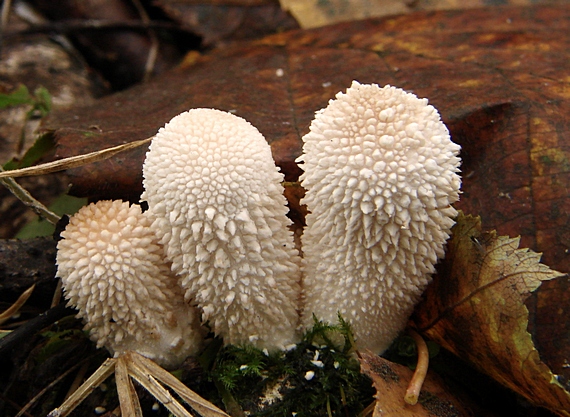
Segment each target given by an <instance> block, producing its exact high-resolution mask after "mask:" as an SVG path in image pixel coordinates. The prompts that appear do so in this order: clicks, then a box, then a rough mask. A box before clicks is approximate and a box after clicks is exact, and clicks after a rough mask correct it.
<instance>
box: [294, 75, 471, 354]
mask: <svg viewBox="0 0 570 417" xmlns="http://www.w3.org/2000/svg"><path fill="white" fill-rule="evenodd" d="M303 141H304V147H303V155H302V156H301V157H299V158H298V161H302V162H304V165H303V166H302V168H303V170H304V173H303V174H302V175H301V180H302V185H303V186H304V188H305V189H306V190H307V192H306V196H305V197H304V198H303V200H302V202H303V203H304V204H306V205H307V208H308V211H309V214H308V216H307V219H306V222H307V227H306V228H305V231H304V234H303V236H302V247H303V252H304V260H305V267H304V282H303V289H304V302H305V306H304V314H303V316H304V317H303V323H304V325H305V326H307V327H310V326H311V325H312V323H313V318H312V315H313V314H314V315H315V316H316V317H317V318H319V319H322V320H325V321H329V322H336V321H337V319H338V313H340V314H341V315H342V317H343V318H344V319H345V320H347V321H348V322H349V323H350V324H351V326H352V329H353V332H354V336H355V338H356V341H357V344H358V345H359V347H361V348H367V349H371V350H372V351H374V352H377V353H381V352H383V351H384V350H385V349H386V348H387V347H388V346H389V345H390V343H391V342H392V340H393V339H394V338H395V337H396V336H397V335H398V333H399V332H400V331H401V330H403V329H404V327H405V325H406V322H407V320H408V318H409V316H410V314H411V313H412V310H413V308H414V305H415V304H416V302H417V301H418V300H419V298H420V296H421V294H422V292H423V291H424V289H425V287H426V285H427V284H428V283H429V281H430V279H431V278H430V275H431V274H432V273H433V272H434V270H435V268H434V265H435V263H436V262H437V260H438V258H441V257H442V256H443V255H444V245H445V242H446V240H447V239H448V237H449V233H450V229H451V227H452V225H453V224H454V220H453V219H454V217H455V216H456V214H457V212H456V210H455V209H454V208H453V207H452V206H451V204H452V203H454V202H455V201H457V200H458V199H459V188H460V184H461V180H460V177H459V175H458V172H459V165H460V160H459V158H458V153H459V149H460V147H459V146H458V145H457V144H455V143H453V142H452V141H451V139H450V137H449V132H448V130H447V128H446V127H445V125H444V124H443V123H442V121H441V119H440V116H439V114H438V112H437V110H436V109H435V108H434V107H432V106H431V105H428V101H427V99H419V98H417V97H416V96H415V95H413V94H410V93H406V92H405V91H403V90H401V89H399V88H395V87H391V86H385V87H383V88H380V87H379V86H378V85H376V84H372V85H361V84H359V83H358V82H356V81H354V82H353V83H352V86H351V87H350V88H349V89H348V90H347V91H346V93H342V92H341V93H338V94H337V95H336V99H334V100H331V101H330V102H329V104H328V106H327V107H326V108H325V109H322V110H320V111H318V112H317V113H316V117H315V119H314V120H313V122H312V123H311V126H310V131H309V133H308V134H306V135H305V136H304V137H303Z"/></svg>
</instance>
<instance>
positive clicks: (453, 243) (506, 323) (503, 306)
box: [415, 213, 570, 416]
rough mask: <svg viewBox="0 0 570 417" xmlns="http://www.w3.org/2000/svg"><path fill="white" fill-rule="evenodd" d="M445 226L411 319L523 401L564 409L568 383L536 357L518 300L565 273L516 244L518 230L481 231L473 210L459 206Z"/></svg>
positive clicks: (568, 411) (568, 410) (568, 409)
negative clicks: (439, 254)
mask: <svg viewBox="0 0 570 417" xmlns="http://www.w3.org/2000/svg"><path fill="white" fill-rule="evenodd" d="M452 233H453V234H452V237H451V239H450V240H449V242H448V245H447V253H446V258H445V260H444V261H443V262H442V263H441V265H440V266H439V275H438V277H436V279H435V280H434V282H433V283H432V285H431V286H430V287H429V288H428V290H427V291H426V294H425V299H424V301H423V302H422V303H421V304H420V305H419V306H418V308H417V309H416V313H415V324H416V326H417V327H418V329H419V330H420V331H421V332H422V333H424V334H427V335H428V336H429V337H430V338H431V339H432V340H435V341H436V342H437V343H439V344H441V345H442V346H444V347H445V348H446V349H448V350H450V351H451V352H453V353H455V354H456V355H458V356H460V357H462V358H463V359H465V360H467V361H468V362H470V363H471V364H474V365H476V366H477V367H479V368H480V369H481V370H483V371H484V372H485V373H487V374H488V375H490V376H492V377H493V378H494V379H495V380H497V381H498V382H500V383H501V384H503V385H505V386H507V387H509V388H511V389H512V390H513V391H515V392H518V393H519V394H521V395H523V396H524V397H526V398H527V399H528V400H529V401H530V402H531V403H533V404H536V405H540V406H543V407H547V408H549V409H551V410H553V411H555V412H557V413H559V414H560V415H565V416H570V392H569V391H568V388H569V386H566V387H564V386H563V384H562V383H561V381H560V379H562V382H564V380H565V377H564V375H562V377H560V376H558V375H555V374H554V373H553V371H552V370H551V369H550V368H549V367H548V365H546V364H545V363H544V362H543V361H542V360H541V358H540V354H539V352H538V350H537V349H536V347H535V346H534V343H533V340H532V335H531V334H530V333H529V332H528V330H527V328H528V317H529V312H528V309H527V307H526V306H525V304H524V302H525V301H526V299H527V298H528V297H529V296H530V294H531V293H532V292H533V291H535V290H536V289H537V288H538V287H539V286H540V285H541V284H542V282H543V281H549V280H554V279H560V280H564V279H565V278H567V276H563V275H562V274H561V273H559V272H556V271H553V270H551V269H550V268H548V267H547V266H545V265H543V264H541V263H540V262H539V260H540V254H537V253H535V252H532V251H530V250H528V249H519V239H518V238H510V237H506V236H497V234H496V233H495V232H482V231H481V222H480V219H479V218H475V217H472V216H464V215H463V214H462V213H460V215H459V218H458V220H457V224H456V225H455V226H454V228H453V230H452ZM567 338H568V336H566V339H567ZM565 350H566V353H567V349H565Z"/></svg>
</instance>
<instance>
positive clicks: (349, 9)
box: [279, 0, 558, 28]
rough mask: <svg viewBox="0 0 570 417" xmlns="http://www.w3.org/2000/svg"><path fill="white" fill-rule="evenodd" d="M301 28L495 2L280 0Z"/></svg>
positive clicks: (524, 0)
mask: <svg viewBox="0 0 570 417" xmlns="http://www.w3.org/2000/svg"><path fill="white" fill-rule="evenodd" d="M279 2H280V3H281V6H282V7H283V8H284V9H285V10H288V11H289V12H290V13H291V14H292V15H293V16H294V17H295V19H297V21H298V22H299V24H300V26H301V27H302V28H315V27H319V26H324V25H330V24H332V23H337V22H342V21H347V20H355V19H365V18H369V17H379V16H388V15H395V14H400V13H410V12H413V11H417V10H448V9H468V8H472V7H484V6H488V5H489V4H493V3H494V2H490V1H485V0H437V1H431V0H328V1H322V0H279ZM537 3H540V4H556V3H558V2H557V1H556V0H501V2H497V4H500V5H502V6H504V5H507V4H511V5H525V4H526V5H531V4H537Z"/></svg>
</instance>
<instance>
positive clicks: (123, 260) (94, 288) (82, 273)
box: [57, 201, 204, 367]
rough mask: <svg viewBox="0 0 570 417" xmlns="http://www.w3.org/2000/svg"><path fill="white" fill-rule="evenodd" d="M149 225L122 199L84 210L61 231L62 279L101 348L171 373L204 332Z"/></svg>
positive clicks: (196, 346) (59, 259) (195, 348)
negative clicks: (134, 356) (155, 364)
mask: <svg viewBox="0 0 570 417" xmlns="http://www.w3.org/2000/svg"><path fill="white" fill-rule="evenodd" d="M150 224H151V222H150V219H149V218H148V217H147V216H146V215H144V214H143V213H141V210H140V207H139V206H137V205H132V206H129V204H128V203H124V202H121V201H100V202H98V203H96V204H90V205H88V206H85V207H83V208H81V209H80V210H79V211H78V212H77V213H76V214H75V215H74V216H73V217H71V219H70V221H69V224H68V225H67V227H66V228H65V230H64V231H63V232H62V233H61V236H62V238H63V239H62V240H60V241H59V242H58V245H57V276H58V277H60V278H61V279H62V282H63V287H64V290H65V296H66V298H68V299H69V303H68V304H69V305H72V306H74V307H77V309H78V310H79V314H78V317H82V318H83V319H84V321H85V323H86V324H85V329H86V330H89V331H90V334H91V338H92V339H93V340H94V341H96V342H97V347H101V346H105V347H106V348H107V349H109V351H110V352H111V353H114V354H115V355H120V354H122V353H125V352H126V351H128V350H132V351H136V352H138V353H140V354H142V355H144V356H146V357H148V358H150V359H153V360H154V361H156V362H158V363H160V364H162V365H164V366H167V367H173V366H176V365H178V364H179V363H181V362H182V361H183V360H184V359H185V358H186V357H188V356H190V355H193V354H196V353H197V351H198V349H199V348H200V346H201V342H202V339H203V337H204V329H203V328H202V327H201V326H200V323H199V318H198V312H197V311H196V309H195V308H194V307H191V306H190V305H189V304H188V303H186V302H185V301H184V296H183V293H182V289H181V288H180V287H179V286H178V283H177V279H176V277H175V276H174V274H173V273H172V272H171V270H170V265H169V264H168V263H167V262H166V261H165V260H164V254H163V250H162V247H161V246H160V245H159V244H158V241H157V238H156V237H155V236H154V234H153V231H152V230H151V228H150Z"/></svg>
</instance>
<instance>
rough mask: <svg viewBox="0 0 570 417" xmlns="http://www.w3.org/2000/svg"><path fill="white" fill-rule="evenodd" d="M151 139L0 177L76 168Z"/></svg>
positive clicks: (136, 146) (15, 171)
mask: <svg viewBox="0 0 570 417" xmlns="http://www.w3.org/2000/svg"><path fill="white" fill-rule="evenodd" d="M151 140H152V137H150V138H146V139H141V140H136V141H134V142H129V143H124V144H122V145H118V146H113V147H111V148H107V149H103V150H101V151H95V152H89V153H86V154H84V155H77V156H70V157H69V158H64V159H59V160H57V161H53V162H47V163H45V164H40V165H35V166H32V167H27V168H21V169H14V170H11V171H3V172H0V179H3V178H19V177H31V176H33V175H45V174H51V173H53V172H58V171H63V170H65V169H71V168H77V167H80V166H83V165H87V164H90V163H93V162H99V161H103V160H105V159H109V158H111V157H112V156H114V155H116V154H118V153H119V152H124V151H128V150H129V149H134V148H138V147H139V146H142V145H144V144H146V143H148V142H150V141H151Z"/></svg>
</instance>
